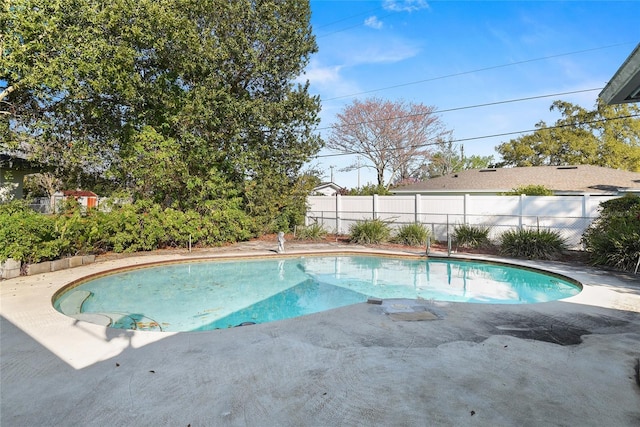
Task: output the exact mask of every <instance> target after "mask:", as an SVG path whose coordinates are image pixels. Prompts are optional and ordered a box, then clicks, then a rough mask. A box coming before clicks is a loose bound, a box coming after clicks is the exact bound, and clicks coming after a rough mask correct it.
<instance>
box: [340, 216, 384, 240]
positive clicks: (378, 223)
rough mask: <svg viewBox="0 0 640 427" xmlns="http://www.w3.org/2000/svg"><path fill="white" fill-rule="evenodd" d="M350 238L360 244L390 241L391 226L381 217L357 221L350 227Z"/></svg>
mask: <svg viewBox="0 0 640 427" xmlns="http://www.w3.org/2000/svg"><path fill="white" fill-rule="evenodd" d="M349 234H350V240H351V241H352V242H354V243H359V244H365V245H366V244H377V243H384V242H387V241H389V237H390V236H391V227H389V224H387V223H386V222H385V221H382V220H380V219H365V220H363V221H356V223H355V224H353V225H351V227H350V228H349Z"/></svg>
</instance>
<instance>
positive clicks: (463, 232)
mask: <svg viewBox="0 0 640 427" xmlns="http://www.w3.org/2000/svg"><path fill="white" fill-rule="evenodd" d="M453 241H454V242H455V244H456V246H458V247H461V248H474V249H477V248H482V247H487V246H490V245H491V241H490V240H489V227H479V226H473V225H468V224H458V225H456V226H455V227H454V228H453Z"/></svg>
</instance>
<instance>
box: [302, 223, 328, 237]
mask: <svg viewBox="0 0 640 427" xmlns="http://www.w3.org/2000/svg"><path fill="white" fill-rule="evenodd" d="M326 235H327V230H325V229H324V227H323V226H322V224H318V223H313V224H310V225H307V226H306V227H298V228H297V230H296V239H298V240H322V239H324V238H325V236H326Z"/></svg>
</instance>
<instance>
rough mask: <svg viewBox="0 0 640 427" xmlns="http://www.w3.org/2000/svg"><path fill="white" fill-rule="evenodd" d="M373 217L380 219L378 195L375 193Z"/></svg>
mask: <svg viewBox="0 0 640 427" xmlns="http://www.w3.org/2000/svg"><path fill="white" fill-rule="evenodd" d="M373 219H378V195H377V194H374V195H373Z"/></svg>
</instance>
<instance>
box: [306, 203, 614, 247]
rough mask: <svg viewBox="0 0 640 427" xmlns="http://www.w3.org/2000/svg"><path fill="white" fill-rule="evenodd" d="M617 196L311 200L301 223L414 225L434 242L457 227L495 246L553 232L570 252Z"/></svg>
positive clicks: (341, 228)
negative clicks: (524, 232)
mask: <svg viewBox="0 0 640 427" xmlns="http://www.w3.org/2000/svg"><path fill="white" fill-rule="evenodd" d="M617 197H619V196H599V195H567V196H471V195H453V196H421V195H416V196H336V197H328V196H313V197H309V199H308V205H309V210H308V211H307V218H306V221H307V223H310V222H314V221H315V222H318V223H320V224H322V225H323V227H325V229H326V230H328V231H331V232H335V233H338V234H343V233H346V232H348V230H349V227H350V226H351V225H352V224H354V223H355V222H356V221H361V220H364V219H372V218H379V219H382V220H385V221H390V222H391V225H392V227H393V228H397V227H399V226H401V225H404V224H410V223H413V222H419V223H422V224H425V225H427V227H428V228H429V229H430V230H431V233H432V236H433V237H434V238H435V239H436V240H440V241H446V240H447V239H448V237H449V236H450V235H451V234H452V233H453V230H454V228H455V226H456V225H458V224H469V225H474V226H482V227H488V228H489V238H490V239H492V240H493V241H497V240H498V239H499V237H500V235H501V234H502V233H504V232H505V231H507V230H512V229H518V228H520V229H522V228H535V229H547V230H551V231H557V232H558V233H560V235H561V236H562V237H564V238H565V239H566V241H567V244H568V245H569V247H571V248H576V249H577V248H581V242H580V240H581V238H582V234H583V233H584V230H586V228H587V227H588V226H589V224H591V222H592V221H593V220H594V219H595V218H597V217H598V215H599V209H598V208H599V205H600V203H601V202H604V201H607V200H611V199H614V198H617Z"/></svg>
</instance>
